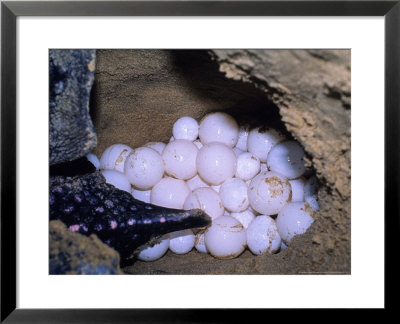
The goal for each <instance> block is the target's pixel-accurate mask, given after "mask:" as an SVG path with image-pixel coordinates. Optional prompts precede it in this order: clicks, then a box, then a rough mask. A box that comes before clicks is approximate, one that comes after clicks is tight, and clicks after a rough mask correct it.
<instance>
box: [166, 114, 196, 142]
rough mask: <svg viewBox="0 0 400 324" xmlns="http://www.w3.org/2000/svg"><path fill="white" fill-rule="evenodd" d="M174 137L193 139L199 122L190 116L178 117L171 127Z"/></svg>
mask: <svg viewBox="0 0 400 324" xmlns="http://www.w3.org/2000/svg"><path fill="white" fill-rule="evenodd" d="M172 134H173V136H174V137H175V139H185V140H189V141H194V140H195V139H196V138H197V136H198V135H199V123H198V122H197V120H196V119H194V118H192V117H188V116H185V117H181V118H179V119H178V120H177V121H176V122H175V123H174V126H173V128H172Z"/></svg>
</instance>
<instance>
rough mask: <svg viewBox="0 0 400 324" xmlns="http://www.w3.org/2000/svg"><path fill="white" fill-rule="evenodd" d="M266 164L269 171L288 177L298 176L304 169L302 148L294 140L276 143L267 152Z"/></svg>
mask: <svg viewBox="0 0 400 324" xmlns="http://www.w3.org/2000/svg"><path fill="white" fill-rule="evenodd" d="M267 164H268V167H269V169H270V170H271V171H275V172H278V173H280V174H283V175H284V176H285V177H287V178H289V179H295V178H298V177H300V176H301V175H302V174H303V173H304V171H306V165H305V163H304V150H303V148H302V147H301V146H300V144H299V143H297V142H296V141H286V142H282V143H279V144H276V145H275V146H274V147H273V148H271V150H270V151H269V153H268V157H267Z"/></svg>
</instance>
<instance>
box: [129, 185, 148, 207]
mask: <svg viewBox="0 0 400 324" xmlns="http://www.w3.org/2000/svg"><path fill="white" fill-rule="evenodd" d="M131 194H132V196H133V198H135V199H137V200H140V201H143V202H145V203H148V204H150V196H151V190H138V189H135V188H134V189H132V191H131Z"/></svg>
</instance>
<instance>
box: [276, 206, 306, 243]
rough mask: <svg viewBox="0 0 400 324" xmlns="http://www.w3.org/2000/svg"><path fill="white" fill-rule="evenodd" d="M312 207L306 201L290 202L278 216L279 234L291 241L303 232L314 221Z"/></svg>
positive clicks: (285, 239) (283, 238) (287, 241)
mask: <svg viewBox="0 0 400 324" xmlns="http://www.w3.org/2000/svg"><path fill="white" fill-rule="evenodd" d="M311 212H312V209H311V207H310V206H309V205H308V204H307V203H304V202H290V203H288V204H286V206H285V207H283V208H282V210H281V211H280V212H279V214H278V217H277V218H276V225H277V227H278V232H279V235H280V236H281V238H282V240H284V241H285V242H286V243H289V242H290V241H291V240H292V238H293V237H294V236H295V235H299V234H303V233H305V232H306V231H307V229H308V228H309V227H310V226H311V224H312V223H313V222H314V219H313V218H312V217H311Z"/></svg>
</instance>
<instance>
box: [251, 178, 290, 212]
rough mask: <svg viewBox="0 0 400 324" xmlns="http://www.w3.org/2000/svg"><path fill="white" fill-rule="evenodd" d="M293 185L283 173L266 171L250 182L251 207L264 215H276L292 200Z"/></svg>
mask: <svg viewBox="0 0 400 324" xmlns="http://www.w3.org/2000/svg"><path fill="white" fill-rule="evenodd" d="M290 195H291V187H290V183H289V181H288V179H287V178H286V177H284V176H283V175H281V174H279V173H276V172H272V171H265V172H263V173H260V174H259V175H257V176H256V177H254V178H253V180H251V182H250V186H249V191H248V196H249V201H250V205H251V207H253V209H255V210H256V211H257V212H259V213H260V214H263V215H274V214H277V213H279V211H280V210H281V209H282V208H283V206H285V204H286V203H287V202H288V201H290V198H291V197H290Z"/></svg>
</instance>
